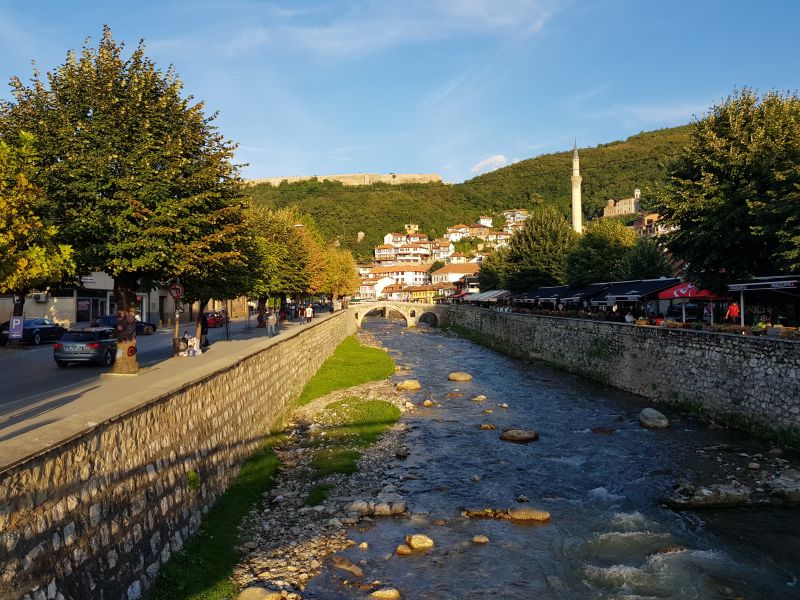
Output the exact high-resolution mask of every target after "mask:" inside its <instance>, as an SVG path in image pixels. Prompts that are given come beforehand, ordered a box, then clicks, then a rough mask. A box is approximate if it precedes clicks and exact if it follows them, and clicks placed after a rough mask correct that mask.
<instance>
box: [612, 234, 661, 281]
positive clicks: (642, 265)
mask: <svg viewBox="0 0 800 600" xmlns="http://www.w3.org/2000/svg"><path fill="white" fill-rule="evenodd" d="M673 271H674V268H673V266H672V263H670V261H669V259H668V258H667V255H666V254H665V253H664V250H663V248H661V246H660V245H659V243H658V242H657V241H656V240H654V239H653V238H645V237H640V238H639V239H637V240H636V244H635V245H634V246H633V248H631V249H629V250H628V251H627V252H626V253H625V255H624V256H623V257H622V260H621V261H620V262H619V271H618V274H617V277H618V278H619V279H620V280H621V281H627V280H632V279H658V278H659V277H671V276H672V275H673Z"/></svg>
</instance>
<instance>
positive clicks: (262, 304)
mask: <svg viewBox="0 0 800 600" xmlns="http://www.w3.org/2000/svg"><path fill="white" fill-rule="evenodd" d="M266 312H267V296H261V297H260V298H259V299H258V325H256V327H266V326H267V320H266V318H265V317H264V314H265V313H266Z"/></svg>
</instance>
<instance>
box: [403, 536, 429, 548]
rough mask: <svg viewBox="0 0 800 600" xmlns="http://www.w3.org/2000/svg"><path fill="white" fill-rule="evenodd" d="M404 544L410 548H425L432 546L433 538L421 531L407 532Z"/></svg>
mask: <svg viewBox="0 0 800 600" xmlns="http://www.w3.org/2000/svg"><path fill="white" fill-rule="evenodd" d="M406 545H407V546H408V547H409V548H411V549H412V550H427V549H428V548H433V540H432V539H431V538H429V537H428V536H427V535H425V534H423V533H409V534H408V535H407V536H406Z"/></svg>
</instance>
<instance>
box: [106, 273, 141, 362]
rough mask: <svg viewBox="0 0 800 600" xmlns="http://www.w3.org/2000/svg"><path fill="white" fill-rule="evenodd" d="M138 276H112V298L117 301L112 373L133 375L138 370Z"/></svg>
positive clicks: (129, 274)
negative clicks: (115, 342)
mask: <svg viewBox="0 0 800 600" xmlns="http://www.w3.org/2000/svg"><path fill="white" fill-rule="evenodd" d="M138 282H139V278H138V277H137V276H136V275H134V274H132V273H125V274H123V275H118V276H117V277H115V278H114V299H115V300H116V301H117V359H116V361H114V366H113V367H111V372H112V373H117V374H119V375H135V374H136V373H138V372H139V358H138V356H137V354H136V350H137V347H136V288H137V287H138V286H139V284H138Z"/></svg>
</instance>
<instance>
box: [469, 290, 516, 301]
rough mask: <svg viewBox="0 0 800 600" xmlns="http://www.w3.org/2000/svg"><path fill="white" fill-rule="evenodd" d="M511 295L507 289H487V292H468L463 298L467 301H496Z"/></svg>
mask: <svg viewBox="0 0 800 600" xmlns="http://www.w3.org/2000/svg"><path fill="white" fill-rule="evenodd" d="M510 295H511V292H509V291H508V290H489V291H488V292H479V293H477V294H470V295H469V296H467V297H466V298H465V300H467V301H468V302H497V301H498V300H501V299H503V298H507V297H509V296H510Z"/></svg>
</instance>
